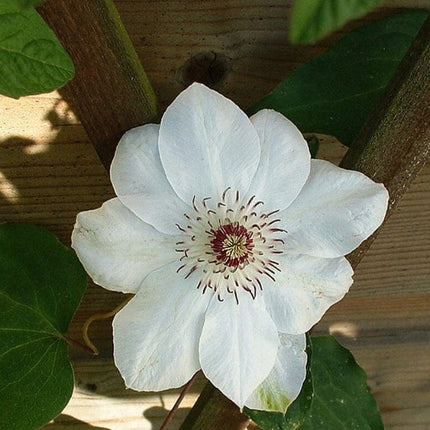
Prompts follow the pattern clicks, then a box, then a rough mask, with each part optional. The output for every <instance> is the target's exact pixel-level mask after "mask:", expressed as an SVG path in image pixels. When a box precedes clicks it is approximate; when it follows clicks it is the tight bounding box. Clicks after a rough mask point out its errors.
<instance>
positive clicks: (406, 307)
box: [0, 0, 430, 430]
mask: <svg viewBox="0 0 430 430" xmlns="http://www.w3.org/2000/svg"><path fill="white" fill-rule="evenodd" d="M391 3H392V4H394V3H396V5H399V3H403V4H402V5H404V3H405V2H399V1H396V2H394V1H393V2H388V3H387V4H391ZM115 4H116V5H117V7H118V10H119V12H120V15H121V17H122V19H123V22H124V25H125V27H126V29H127V31H128V32H129V34H130V36H131V39H132V41H133V44H134V46H135V48H136V50H137V52H138V54H139V57H140V58H141V60H142V63H143V64H144V67H145V71H146V73H147V74H148V77H149V79H150V81H151V83H152V85H153V87H154V90H155V92H156V94H157V96H158V99H159V102H160V107H161V109H164V107H165V106H166V105H167V104H168V103H170V102H171V100H172V99H173V97H174V96H175V95H176V94H177V93H178V92H179V91H180V90H181V89H182V88H183V83H182V80H181V79H182V77H181V76H182V74H183V72H184V66H185V64H186V63H187V61H188V60H189V59H190V58H192V57H194V56H195V55H196V54H198V53H201V52H203V53H204V52H212V51H214V52H216V53H221V54H223V55H225V56H226V57H227V58H229V59H230V65H229V69H228V71H227V72H226V74H225V75H224V77H222V79H221V80H220V81H218V82H217V83H215V84H214V86H215V87H216V88H217V89H218V90H220V91H222V92H223V93H224V94H226V95H227V96H229V97H231V98H233V99H234V100H235V101H236V102H237V103H239V105H240V106H242V107H247V106H248V105H250V104H251V103H252V102H253V101H255V100H256V99H258V98H259V97H261V96H263V95H264V94H266V93H267V92H268V91H269V90H271V89H272V88H273V87H274V86H275V85H276V84H277V83H278V82H279V81H280V80H281V79H282V78H283V77H284V76H285V75H286V74H287V73H288V72H289V71H291V70H292V69H294V68H295V67H296V66H297V65H299V64H301V63H303V62H304V61H306V60H308V59H310V58H312V57H314V56H316V55H318V54H319V53H321V52H322V51H323V50H324V49H326V47H327V46H329V45H330V44H331V43H333V42H334V41H335V40H337V39H339V37H341V35H342V32H338V33H337V34H335V35H333V36H331V37H330V38H328V39H325V40H324V41H322V42H321V43H319V44H317V45H315V46H310V47H301V48H294V47H290V46H289V45H288V44H287V42H286V40H287V39H286V38H287V25H286V22H287V17H288V13H289V10H290V9H289V8H290V2H288V1H284V0H279V1H270V2H267V1H266V0H259V1H255V0H250V1H246V2H245V1H242V0H230V1H223V2H218V1H211V2H201V1H197V0H189V1H187V2H180V1H161V0H147V1H145V2H142V1H130V0H118V1H116V2H115ZM427 5H428V3H427ZM389 13H392V11H391V10H389V9H383V10H380V11H379V12H377V13H374V14H372V15H370V16H368V17H366V18H365V19H363V20H360V21H359V22H356V23H354V24H352V25H351V26H349V27H347V28H346V29H345V30H344V31H346V30H348V29H349V28H351V27H352V26H358V25H359V24H360V23H362V22H365V21H369V20H375V19H377V18H378V17H380V16H382V15H387V14H389ZM160 29H162V31H160ZM324 142H325V143H323V145H322V152H321V153H320V156H321V157H323V158H326V159H330V160H332V161H334V162H336V163H338V162H339V161H340V160H341V158H342V157H343V155H344V153H345V148H343V147H342V146H341V145H340V144H338V143H333V142H330V140H328V139H327V140H324ZM112 196H113V191H112V188H111V185H110V183H109V178H108V175H107V173H106V171H105V169H104V167H103V165H102V164H101V163H100V161H99V159H98V156H97V154H96V152H95V150H94V148H93V147H92V145H91V144H90V143H89V139H88V137H87V134H86V132H85V130H84V128H83V127H82V125H81V124H80V123H79V121H78V120H77V118H76V115H75V114H74V112H73V111H71V109H70V107H69V105H68V104H67V103H66V102H65V101H64V100H63V99H62V98H61V97H60V96H59V94H58V93H55V92H54V93H50V94H46V95H41V96H32V97H27V98H23V99H20V100H12V99H7V98H0V220H1V221H19V222H21V221H25V222H31V223H35V224H39V225H42V226H45V227H47V228H48V229H49V230H51V231H52V232H54V233H56V234H57V235H59V237H60V238H61V240H62V241H63V242H64V243H67V244H68V243H70V233H71V230H72V227H73V223H74V220H75V217H76V214H77V213H78V212H79V211H83V210H88V209H93V208H96V207H98V206H100V205H101V204H102V202H103V201H105V200H107V199H108V198H110V197H112ZM429 208H430V166H428V165H427V166H425V167H424V170H423V171H422V172H421V173H420V175H419V176H418V177H417V178H416V179H415V180H414V181H413V183H412V185H411V187H410V188H409V190H408V191H407V192H406V194H405V196H404V198H403V200H402V201H401V203H400V204H399V206H398V207H397V209H396V212H395V213H394V214H393V216H392V217H391V218H390V219H389V220H388V221H387V223H386V224H385V225H384V227H383V228H382V230H381V232H380V234H379V236H378V238H377V240H376V241H375V243H374V244H373V245H372V248H371V249H370V250H369V252H368V254H367V255H366V256H365V257H364V259H363V260H362V262H361V263H360V266H359V268H358V270H357V272H356V274H355V283H354V285H353V287H352V289H351V291H350V293H348V295H347V297H346V298H345V299H344V300H342V301H341V302H340V303H339V304H337V305H336V306H334V307H333V308H332V309H331V310H330V311H329V312H328V313H327V314H326V315H325V317H324V318H323V320H322V321H321V322H320V323H319V324H318V326H317V327H316V328H315V331H314V332H315V333H316V334H326V333H332V334H334V335H335V336H336V337H337V338H338V339H339V340H340V341H341V342H342V344H344V345H345V346H347V347H348V348H350V349H351V350H352V352H353V354H354V356H355V357H356V358H357V359H358V361H359V363H360V364H361V365H362V366H363V367H364V368H365V370H366V371H367V372H368V375H369V385H370V386H371V388H372V391H373V393H374V395H375V396H376V399H377V401H378V403H379V405H380V408H381V411H382V415H383V419H384V422H385V425H386V428H387V430H392V429H395V430H400V429H402V430H404V429H406V430H427V429H428V428H429V427H430V406H429V405H430V397H429V393H430V389H429V387H430V380H429V375H430V347H429V345H430V342H429V338H428V333H429V328H430V315H429V312H428V309H429V308H430V282H429V279H430V221H429V217H428V212H429ZM122 299H123V296H122V295H121V294H115V293H111V292H108V291H106V290H104V289H102V288H100V287H96V286H94V285H89V287H88V290H87V294H86V296H85V298H84V301H83V303H82V306H81V308H80V309H79V311H78V313H77V315H76V318H75V320H74V322H73V325H72V327H71V336H73V337H74V338H76V339H79V338H80V330H81V327H82V324H83V322H84V321H85V319H86V318H87V317H88V316H90V315H91V314H93V313H95V312H99V311H104V310H110V309H112V308H113V307H115V306H116V304H118V303H119V302H121V301H122ZM90 333H91V336H92V338H93V339H94V341H95V342H96V344H97V346H98V347H99V348H100V350H101V356H100V357H97V358H91V357H88V356H86V355H85V354H84V353H83V352H81V351H80V350H71V355H72V357H73V364H74V368H75V373H76V388H75V392H74V395H73V397H72V399H71V402H70V403H69V405H68V407H67V408H66V410H65V411H64V412H63V415H62V416H60V417H59V418H58V419H57V420H56V422H55V423H54V424H51V425H50V426H48V427H49V428H52V429H53V430H56V429H58V430H60V429H61V430H63V429H65V428H73V429H78V430H80V429H89V428H102V429H109V430H129V429H144V430H150V429H151V430H155V429H157V428H158V427H159V425H160V424H161V422H162V418H163V416H164V414H165V413H166V409H168V408H169V407H170V406H172V405H173V403H174V400H175V396H176V394H177V391H176V392H175V391H173V392H167V393H161V395H160V397H159V396H158V395H157V394H147V393H135V392H131V391H129V390H125V389H124V385H123V383H122V380H121V378H120V376H119V375H118V372H117V371H116V370H115V368H114V366H113V363H112V360H111V358H110V357H111V355H110V354H111V349H112V346H111V342H112V339H111V327H110V321H101V322H97V323H95V324H94V326H93V327H91V330H90ZM203 385H204V381H203V380H200V381H199V382H198V383H197V384H196V386H195V390H193V391H192V392H191V393H190V395H189V396H187V399H186V402H185V403H184V405H183V407H182V408H181V411H180V413H179V415H178V416H177V417H176V418H175V420H174V422H173V423H172V426H171V430H175V429H178V428H179V427H180V424H181V422H182V420H183V419H184V418H185V414H186V413H187V412H188V410H189V408H190V407H191V406H192V404H193V402H194V400H195V399H196V397H197V395H198V391H199V390H200V389H201V388H202V387H203ZM163 402H164V404H163ZM90 426H91V427H90Z"/></svg>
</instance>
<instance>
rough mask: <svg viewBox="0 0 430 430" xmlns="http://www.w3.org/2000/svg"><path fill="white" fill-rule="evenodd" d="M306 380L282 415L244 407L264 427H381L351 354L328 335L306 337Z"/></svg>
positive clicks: (287, 429)
mask: <svg viewBox="0 0 430 430" xmlns="http://www.w3.org/2000/svg"><path fill="white" fill-rule="evenodd" d="M307 353H308V367H307V376H306V381H305V383H304V384H303V388H302V391H301V392H300V395H299V397H298V398H297V399H296V400H295V401H294V402H293V403H292V404H291V405H290V407H289V408H288V411H287V414H286V415H285V417H284V416H283V415H282V414H279V413H271V412H262V411H251V410H249V409H248V410H246V411H245V412H246V414H247V415H248V416H249V417H250V418H251V419H252V420H254V421H255V422H256V423H257V424H258V425H259V426H260V427H261V428H262V429H264V430H315V429H324V430H380V429H383V428H384V426H383V424H382V420H381V416H380V414H379V412H378V408H377V405H376V402H375V400H374V398H373V397H372V395H371V394H370V392H369V390H368V388H367V385H366V374H365V372H364V371H363V369H361V367H360V366H359V365H358V364H357V362H356V361H355V360H354V357H353V356H352V354H351V353H350V352H349V351H348V350H347V349H345V348H343V347H342V346H341V345H339V343H338V342H337V341H336V340H335V339H334V338H333V337H331V336H326V337H312V338H311V337H308V348H307Z"/></svg>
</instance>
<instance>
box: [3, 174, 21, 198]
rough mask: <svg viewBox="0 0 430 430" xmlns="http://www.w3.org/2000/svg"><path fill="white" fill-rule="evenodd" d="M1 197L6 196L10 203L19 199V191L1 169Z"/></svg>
mask: <svg viewBox="0 0 430 430" xmlns="http://www.w3.org/2000/svg"><path fill="white" fill-rule="evenodd" d="M0 198H4V199H5V200H7V201H8V202H10V203H14V202H16V201H17V200H18V199H19V191H18V189H17V188H16V187H15V186H14V185H13V184H12V182H10V181H8V180H7V178H6V177H5V175H4V174H3V173H2V172H1V170H0Z"/></svg>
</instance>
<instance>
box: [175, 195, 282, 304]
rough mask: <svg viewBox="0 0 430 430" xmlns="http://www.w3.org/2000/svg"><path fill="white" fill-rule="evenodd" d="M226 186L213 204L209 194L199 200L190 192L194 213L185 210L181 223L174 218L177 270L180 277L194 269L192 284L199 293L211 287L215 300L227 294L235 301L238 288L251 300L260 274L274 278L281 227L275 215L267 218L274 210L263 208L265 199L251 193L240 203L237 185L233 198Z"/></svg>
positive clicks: (187, 276)
mask: <svg viewBox="0 0 430 430" xmlns="http://www.w3.org/2000/svg"><path fill="white" fill-rule="evenodd" d="M229 192H231V188H230V187H227V188H226V189H225V190H224V192H223V193H222V195H221V199H220V200H219V201H218V202H217V201H216V200H215V202H214V203H212V204H210V203H209V201H210V200H211V197H205V198H204V199H203V200H201V204H198V201H197V198H196V196H193V199H192V208H193V210H194V213H192V214H184V218H185V219H186V220H187V221H186V227H182V226H181V225H180V224H176V227H177V228H178V229H179V231H180V232H181V233H182V234H183V240H180V241H178V242H176V248H175V251H176V252H178V253H179V254H180V257H179V259H178V260H179V262H180V266H179V267H178V269H177V273H179V272H181V271H182V273H183V274H184V275H183V276H184V278H185V279H188V278H190V277H191V275H192V274H194V273H195V274H197V277H198V280H197V282H196V286H195V288H197V289H200V290H201V291H202V294H205V293H206V292H208V291H212V293H209V294H216V295H217V299H218V300H219V301H220V302H222V301H224V300H225V294H231V295H232V296H234V299H235V301H236V303H237V304H238V305H239V304H240V294H242V292H245V293H247V294H250V296H251V297H252V299H253V300H255V298H256V296H257V290H260V291H262V290H263V283H262V279H263V278H269V279H271V280H272V281H275V280H276V279H275V278H276V274H277V273H279V272H280V271H281V269H280V268H279V263H278V262H277V261H276V260H274V256H275V255H277V254H282V253H283V251H282V248H280V247H282V246H283V245H284V244H285V242H284V239H283V238H281V237H279V235H280V234H281V233H286V231H285V230H284V229H281V228H277V227H275V224H277V223H280V222H281V220H280V218H276V219H271V218H272V217H273V215H275V214H277V213H278V212H279V210H274V211H271V212H268V213H263V212H262V211H261V210H260V207H261V206H263V205H264V203H263V202H262V201H261V200H258V201H256V200H255V195H253V196H251V197H250V198H249V199H248V201H247V202H246V203H245V204H244V203H243V202H241V201H240V193H239V191H235V193H234V199H231V198H228V197H229V195H228V193H229ZM213 197H216V196H213Z"/></svg>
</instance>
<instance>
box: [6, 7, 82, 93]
mask: <svg viewBox="0 0 430 430" xmlns="http://www.w3.org/2000/svg"><path fill="white" fill-rule="evenodd" d="M2 2H4V3H1V5H0V94H4V95H6V96H9V97H14V98H19V97H21V96H25V95H29V94H40V93H44V92H49V91H52V90H55V89H57V88H60V87H62V86H63V85H64V84H65V83H66V82H67V81H69V80H70V79H72V78H73V76H74V67H73V63H72V60H71V59H70V57H69V56H68V55H67V53H66V52H65V51H64V49H63V47H62V46H61V44H60V42H59V41H58V39H57V38H56V36H55V35H54V33H53V32H52V31H51V30H50V28H49V27H48V26H47V25H46V24H45V22H44V21H43V19H42V18H41V17H40V16H39V15H38V13H37V12H36V10H35V9H34V8H32V7H27V8H24V9H23V8H20V7H19V5H18V2H16V0H2ZM33 3H34V2H33Z"/></svg>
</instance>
